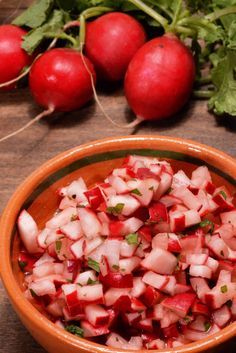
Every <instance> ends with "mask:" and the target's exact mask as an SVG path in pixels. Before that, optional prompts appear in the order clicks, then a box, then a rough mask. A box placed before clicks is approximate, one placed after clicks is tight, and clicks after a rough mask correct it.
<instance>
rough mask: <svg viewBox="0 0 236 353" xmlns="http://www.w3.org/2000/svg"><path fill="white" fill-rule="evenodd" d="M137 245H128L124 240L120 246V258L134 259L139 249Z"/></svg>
mask: <svg viewBox="0 0 236 353" xmlns="http://www.w3.org/2000/svg"><path fill="white" fill-rule="evenodd" d="M137 246H138V245H137V244H128V243H127V241H126V240H123V241H122V242H121V244H120V256H122V257H132V256H133V255H134V253H135V250H136V249H137Z"/></svg>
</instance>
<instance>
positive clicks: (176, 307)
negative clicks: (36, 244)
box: [161, 293, 196, 317]
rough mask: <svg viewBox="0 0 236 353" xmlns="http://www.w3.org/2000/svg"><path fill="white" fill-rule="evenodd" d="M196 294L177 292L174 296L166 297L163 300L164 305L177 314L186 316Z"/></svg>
mask: <svg viewBox="0 0 236 353" xmlns="http://www.w3.org/2000/svg"><path fill="white" fill-rule="evenodd" d="M195 298H196V295H195V294H193V293H182V294H176V295H175V296H174V297H171V298H166V299H164V300H163V301H162V303H161V304H162V305H163V306H164V307H165V308H168V309H170V310H172V311H174V312H175V313H176V314H177V315H179V316H181V317H185V316H186V315H187V313H188V312H189V310H190V308H191V306H192V304H193V302H194V300H195Z"/></svg>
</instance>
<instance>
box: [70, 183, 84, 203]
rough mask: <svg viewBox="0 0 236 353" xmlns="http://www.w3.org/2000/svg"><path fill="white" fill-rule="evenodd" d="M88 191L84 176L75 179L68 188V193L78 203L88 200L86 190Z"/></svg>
mask: <svg viewBox="0 0 236 353" xmlns="http://www.w3.org/2000/svg"><path fill="white" fill-rule="evenodd" d="M85 191H87V186H86V184H85V182H84V180H83V178H79V179H78V180H75V181H73V182H72V183H71V184H70V185H69V186H68V187H67V189H66V194H67V195H68V196H69V197H70V198H72V199H75V200H76V201H77V202H78V203H80V202H83V201H87V199H86V197H85V195H84V192H85Z"/></svg>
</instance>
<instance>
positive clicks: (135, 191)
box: [130, 189, 142, 196]
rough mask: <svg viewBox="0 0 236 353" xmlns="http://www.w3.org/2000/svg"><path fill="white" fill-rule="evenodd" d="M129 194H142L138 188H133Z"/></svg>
mask: <svg viewBox="0 0 236 353" xmlns="http://www.w3.org/2000/svg"><path fill="white" fill-rule="evenodd" d="M130 192H131V194H135V195H138V196H142V193H141V192H140V191H139V189H133V190H131V191H130Z"/></svg>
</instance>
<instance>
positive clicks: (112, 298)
mask: <svg viewBox="0 0 236 353" xmlns="http://www.w3.org/2000/svg"><path fill="white" fill-rule="evenodd" d="M129 293H130V289H128V288H110V289H108V290H107V291H106V293H105V295H104V300H105V305H106V306H111V305H113V304H114V303H115V302H116V301H117V300H118V299H119V298H120V297H122V296H128V295H129Z"/></svg>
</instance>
